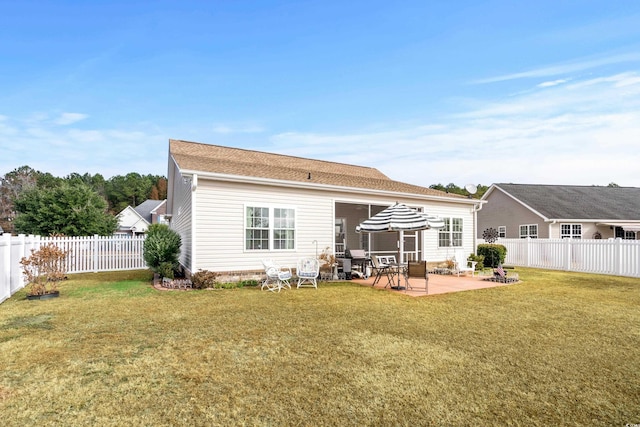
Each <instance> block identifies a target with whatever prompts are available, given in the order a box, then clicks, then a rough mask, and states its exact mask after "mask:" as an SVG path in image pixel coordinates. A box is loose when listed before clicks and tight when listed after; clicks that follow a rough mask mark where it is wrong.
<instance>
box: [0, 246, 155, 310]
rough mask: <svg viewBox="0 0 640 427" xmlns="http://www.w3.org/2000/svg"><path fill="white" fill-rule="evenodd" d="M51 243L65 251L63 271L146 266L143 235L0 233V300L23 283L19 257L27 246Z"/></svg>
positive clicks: (22, 285)
mask: <svg viewBox="0 0 640 427" xmlns="http://www.w3.org/2000/svg"><path fill="white" fill-rule="evenodd" d="M48 243H53V244H55V245H56V246H57V247H59V248H60V249H62V250H64V251H66V252H67V258H66V269H67V273H86V272H99V271H115V270H138V269H144V268H147V267H146V264H145V262H144V259H143V257H142V245H143V243H144V236H140V237H130V236H89V237H40V236H25V235H23V234H21V235H19V236H10V235H3V236H0V302H2V301H4V300H5V299H7V298H9V297H10V296H11V295H13V294H14V293H15V292H17V291H18V290H20V289H22V288H23V287H24V286H25V283H24V277H23V276H22V268H21V265H20V260H21V259H22V258H23V257H29V256H30V255H31V250H32V249H34V250H38V248H39V247H40V246H42V245H46V244H48Z"/></svg>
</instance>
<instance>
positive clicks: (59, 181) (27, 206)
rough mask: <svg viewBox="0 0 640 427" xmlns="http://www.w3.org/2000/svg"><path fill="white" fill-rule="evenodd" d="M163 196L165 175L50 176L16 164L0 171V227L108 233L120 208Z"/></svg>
mask: <svg viewBox="0 0 640 427" xmlns="http://www.w3.org/2000/svg"><path fill="white" fill-rule="evenodd" d="M166 197H167V179H166V178H165V177H164V176H160V175H141V174H139V173H135V172H131V173H128V174H126V175H124V176H123V175H116V176H114V177H112V178H109V179H105V178H104V177H103V176H102V175H101V174H95V175H91V174H89V173H85V174H84V175H80V174H78V173H72V174H70V175H67V176H65V177H62V178H60V177H55V176H53V175H52V174H50V173H48V172H40V171H37V170H35V169H33V168H31V167H29V166H21V167H19V168H17V169H14V170H13V171H11V172H9V173H6V174H5V175H3V176H2V177H0V227H2V229H3V230H4V232H7V233H24V234H39V235H43V236H50V235H56V234H63V235H68V236H90V235H94V234H99V235H103V236H106V235H110V234H113V233H114V232H115V230H116V229H117V227H118V220H117V217H116V216H117V215H118V213H120V212H121V211H122V210H123V209H124V208H126V207H127V206H129V205H131V206H133V207H135V206H137V205H139V204H140V203H142V202H144V201H145V200H147V199H152V200H163V199H165V198H166Z"/></svg>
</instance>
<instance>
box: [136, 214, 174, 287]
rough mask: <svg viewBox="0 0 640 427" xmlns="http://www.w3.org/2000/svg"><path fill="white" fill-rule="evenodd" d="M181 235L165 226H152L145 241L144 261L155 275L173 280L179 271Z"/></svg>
mask: <svg viewBox="0 0 640 427" xmlns="http://www.w3.org/2000/svg"><path fill="white" fill-rule="evenodd" d="M181 243H182V242H181V239H180V235H179V234H178V233H176V232H175V231H174V230H172V229H170V228H169V226H167V225H165V224H152V225H151V226H150V227H149V230H148V231H147V238H146V239H145V241H144V246H143V252H144V254H143V255H144V261H145V263H146V264H147V267H149V268H150V269H151V270H152V271H153V272H154V273H157V274H158V275H160V276H162V277H167V278H170V279H172V278H173V272H174V271H176V270H177V269H178V256H179V255H180V245H181Z"/></svg>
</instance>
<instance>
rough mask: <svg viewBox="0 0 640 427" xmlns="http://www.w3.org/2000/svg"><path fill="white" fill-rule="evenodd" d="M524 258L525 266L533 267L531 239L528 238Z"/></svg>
mask: <svg viewBox="0 0 640 427" xmlns="http://www.w3.org/2000/svg"><path fill="white" fill-rule="evenodd" d="M524 256H525V260H526V261H525V265H526V266H527V267H530V266H531V237H529V236H527V238H526V239H525V244H524Z"/></svg>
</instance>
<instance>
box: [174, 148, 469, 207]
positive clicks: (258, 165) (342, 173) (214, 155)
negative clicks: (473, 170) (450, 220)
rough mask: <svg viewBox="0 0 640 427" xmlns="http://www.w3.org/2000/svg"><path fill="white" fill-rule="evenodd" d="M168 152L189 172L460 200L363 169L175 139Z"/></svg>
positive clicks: (369, 169)
mask: <svg viewBox="0 0 640 427" xmlns="http://www.w3.org/2000/svg"><path fill="white" fill-rule="evenodd" d="M169 152H170V155H171V156H172V157H173V159H174V160H175V162H176V164H177V165H178V167H179V168H180V169H182V170H188V171H193V172H206V173H214V174H224V175H235V176H247V177H257V178H265V179H273V180H281V181H294V182H306V183H313V184H325V185H335V186H340V187H352V188H362V189H371V190H383V191H393V192H401V193H411V194H421V195H429V196H437V197H450V198H457V199H459V198H464V197H463V196H459V195H454V194H449V193H445V192H443V191H439V190H434V189H431V188H426V187H420V186H417V185H412V184H406V183H402V182H399V181H394V180H391V179H389V177H387V176H386V175H384V174H383V173H382V172H380V171H379V170H377V169H375V168H371V167H365V166H355V165H349V164H344V163H337V162H329V161H323V160H313V159H305V158H301V157H295V156H286V155H281V154H273V153H265V152H260V151H253V150H245V149H240V148H230V147H223V146H219V145H209V144H201V143H195V142H187V141H179V140H170V141H169Z"/></svg>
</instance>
